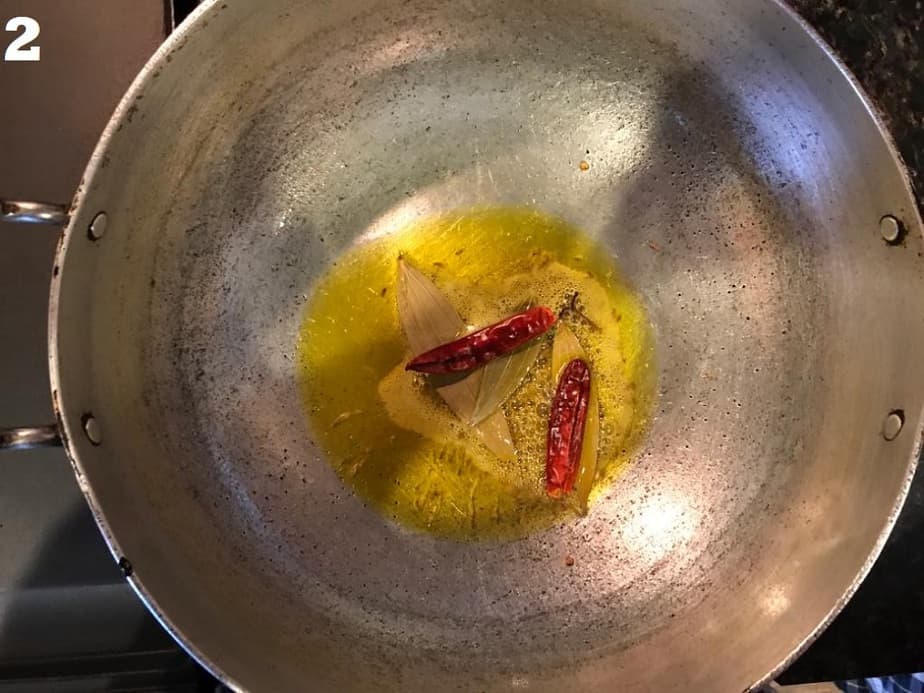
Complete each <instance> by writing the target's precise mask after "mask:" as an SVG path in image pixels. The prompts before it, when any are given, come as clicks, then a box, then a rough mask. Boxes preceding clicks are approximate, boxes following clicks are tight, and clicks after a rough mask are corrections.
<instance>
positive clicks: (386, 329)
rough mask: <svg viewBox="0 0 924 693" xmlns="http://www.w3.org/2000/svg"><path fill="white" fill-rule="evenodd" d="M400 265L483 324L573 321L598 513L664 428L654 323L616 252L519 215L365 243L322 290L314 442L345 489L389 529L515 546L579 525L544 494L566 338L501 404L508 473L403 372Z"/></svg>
mask: <svg viewBox="0 0 924 693" xmlns="http://www.w3.org/2000/svg"><path fill="white" fill-rule="evenodd" d="M399 256H403V257H404V258H405V260H406V261H408V262H411V263H413V265H414V266H416V267H417V268H418V269H419V270H421V271H422V272H423V273H424V274H426V275H427V276H429V277H430V278H431V279H432V280H433V281H434V282H435V283H436V285H437V286H438V287H439V288H440V290H441V291H443V293H445V294H446V296H447V297H448V298H449V300H450V301H451V302H452V303H453V305H454V306H455V308H456V310H457V311H458V312H459V314H460V315H461V316H462V318H463V320H464V321H465V322H466V323H467V324H469V325H472V326H483V325H487V324H490V323H492V322H496V321H497V320H500V319H502V318H504V317H506V316H507V315H509V314H511V313H512V312H515V311H516V310H517V309H518V308H520V307H522V306H523V305H524V304H525V303H527V302H530V301H532V302H533V303H538V304H542V305H547V306H549V307H551V308H552V309H553V310H555V311H556V312H558V311H560V310H564V313H563V317H562V318H561V319H562V320H563V321H565V322H566V323H567V324H568V326H569V327H571V328H572V330H573V331H574V332H575V334H576V335H577V337H578V340H579V341H580V342H581V345H582V346H583V348H584V350H585V351H586V353H587V355H588V358H589V361H590V366H591V371H592V374H593V378H594V383H595V386H596V387H597V392H598V394H599V401H600V447H599V462H598V476H597V483H596V485H595V487H594V491H593V492H592V494H591V498H590V511H591V512H593V504H594V501H595V500H596V499H598V498H599V497H600V495H601V494H603V493H605V492H606V490H607V487H608V486H610V485H611V484H612V483H613V482H614V480H615V479H616V478H617V477H618V476H619V473H620V470H622V469H623V468H624V467H625V465H626V464H627V462H628V461H629V460H630V459H631V457H632V454H633V451H634V450H636V449H637V447H638V443H639V441H640V439H641V437H642V435H643V434H644V431H645V427H646V424H647V422H648V419H649V416H650V412H651V408H652V405H653V400H654V392H655V368H654V364H653V344H652V333H651V329H650V324H649V321H648V319H647V316H646V314H645V311H644V308H643V306H642V302H641V301H640V299H639V297H638V296H637V295H636V294H635V293H634V292H633V291H632V289H631V288H630V287H629V285H628V284H627V283H626V282H625V281H624V280H623V278H622V277H621V276H620V274H619V272H618V269H617V267H616V266H615V264H614V261H613V258H612V257H611V255H610V254H609V253H607V252H606V250H605V249H603V248H602V247H601V246H600V245H599V244H597V243H596V242H595V241H593V240H592V239H591V238H590V237H589V236H588V235H586V234H584V233H583V232H581V231H580V230H579V229H576V228H575V227H573V226H570V225H569V224H567V223H566V222H564V221H562V220H561V219H558V218H555V217H552V216H548V215H545V214H541V213H538V212H536V211H534V210H527V209H519V208H496V209H495V208H491V209H475V210H464V211H462V210H460V211H458V212H456V213H452V214H447V215H444V216H440V217H436V218H430V219H426V220H423V221H419V222H415V223H413V224H412V225H410V226H407V227H405V228H401V229H398V230H396V231H395V232H393V233H391V234H388V235H384V236H379V237H377V238H374V239H372V240H366V241H363V242H360V243H358V244H356V245H354V246H353V247H352V248H350V249H349V250H348V251H347V252H346V253H345V254H344V255H343V256H342V257H340V258H338V259H337V262H336V263H335V264H333V266H332V267H330V268H329V270H328V271H327V273H326V274H325V275H324V276H323V277H322V278H321V279H320V280H319V281H318V282H317V284H316V285H315V286H314V287H313V289H312V292H311V295H310V297H309V300H308V303H307V306H306V309H305V313H304V318H303V322H302V327H301V331H300V334H299V344H298V377H299V379H300V389H301V392H302V396H303V400H304V404H305V409H306V412H307V415H308V420H309V427H310V429H311V432H312V434H313V435H314V436H315V437H316V439H317V440H318V442H319V444H320V445H321V447H322V448H323V450H324V453H325V456H326V458H327V460H328V462H329V463H330V464H331V465H332V466H333V467H334V469H335V470H336V471H337V473H338V474H339V476H340V478H341V479H342V480H343V482H344V483H345V484H346V485H347V486H349V487H350V488H351V489H352V490H353V491H354V492H355V493H356V494H357V495H358V496H359V497H360V498H361V499H362V500H363V501H364V502H365V503H367V504H368V505H369V506H371V507H374V508H376V509H378V510H379V511H380V512H382V513H383V514H384V515H385V516H386V517H388V518H390V519H392V520H394V521H396V522H399V523H401V524H402V525H404V526H406V527H408V528H410V529H412V530H416V531H425V532H430V533H433V534H436V535H439V536H442V537H447V538H452V539H459V540H474V539H503V538H514V537H518V536H522V535H524V534H526V533H528V532H531V531H537V530H540V529H543V528H546V527H548V526H550V525H552V524H554V523H556V522H560V521H568V520H569V519H571V518H573V517H575V516H576V510H575V508H574V506H573V504H571V503H569V502H568V501H555V500H551V499H549V498H547V497H546V495H545V491H544V476H545V444H546V425H547V419H548V411H549V405H550V400H551V397H552V393H553V391H554V383H553V382H552V377H551V373H550V356H551V343H552V338H553V332H554V328H553V330H552V331H550V332H549V333H548V334H546V335H545V336H543V337H542V338H541V339H542V346H541V349H540V352H539V356H538V358H537V360H536V362H535V363H534V365H533V367H532V368H531V369H530V372H529V374H528V375H527V376H526V378H525V379H524V381H523V383H522V384H521V385H520V387H519V388H518V389H517V390H516V391H515V392H514V394H513V395H512V396H511V397H510V399H508V400H507V402H506V403H505V405H504V407H503V409H504V412H505V414H506V416H507V418H508V421H509V425H510V429H511V432H512V434H513V440H514V445H515V447H516V450H517V458H516V460H515V461H507V462H501V461H500V460H499V459H498V458H496V457H495V456H494V455H493V454H492V453H491V452H490V451H489V450H488V449H487V448H486V447H484V445H483V444H482V443H481V442H480V441H479V439H478V437H477V436H476V435H475V434H474V433H473V432H472V430H471V429H470V428H469V427H468V426H466V425H465V424H463V423H462V422H461V421H460V420H459V419H457V418H456V417H455V416H454V415H453V413H452V412H451V411H450V410H449V408H448V407H447V406H446V404H445V403H444V402H443V401H442V400H441V399H440V398H439V397H438V396H437V395H436V393H435V392H434V391H433V390H432V388H429V387H428V385H427V380H426V376H422V375H420V374H414V373H409V372H406V371H405V370H404V368H403V366H404V363H405V362H406V361H407V359H408V358H409V357H410V356H412V355H413V354H410V353H409V352H408V346H407V343H406V340H405V337H404V334H403V332H402V329H401V324H400V322H399V317H398V307H397V304H396V293H397V291H396V281H397V271H398V258H399ZM575 296H577V301H574V297H575ZM569 307H572V308H576V310H573V309H572V310H569V309H568V308H569Z"/></svg>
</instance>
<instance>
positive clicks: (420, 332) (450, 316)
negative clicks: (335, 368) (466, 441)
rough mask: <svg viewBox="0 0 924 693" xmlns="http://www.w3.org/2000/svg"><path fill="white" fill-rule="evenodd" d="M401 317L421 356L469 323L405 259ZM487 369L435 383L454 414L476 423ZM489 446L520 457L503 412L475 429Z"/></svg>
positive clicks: (509, 456) (401, 271)
mask: <svg viewBox="0 0 924 693" xmlns="http://www.w3.org/2000/svg"><path fill="white" fill-rule="evenodd" d="M397 301H398V317H399V319H400V321H401V327H402V328H403V329H404V334H405V336H406V337H407V341H408V345H409V346H410V348H411V352H412V353H414V354H421V353H423V352H425V351H429V350H430V349H433V348H434V347H437V346H439V345H440V344H445V343H446V342H450V341H452V340H453V339H456V338H457V337H458V336H460V335H461V334H463V333H464V331H465V322H464V321H463V320H462V318H461V317H460V316H459V314H458V312H456V309H455V308H454V307H453V305H452V303H450V302H449V299H448V298H446V296H445V294H443V292H442V291H440V290H439V287H437V286H436V284H434V283H433V281H431V280H430V278H429V277H427V276H426V275H425V274H423V273H422V272H421V271H420V270H418V269H417V268H416V267H414V266H413V265H412V264H411V263H410V262H408V261H407V260H406V259H405V258H403V257H402V258H399V259H398V296H397ZM482 371H483V369H478V370H476V371H473V372H471V373H468V374H466V375H465V376H463V377H461V378H460V377H454V378H452V379H442V380H441V379H433V381H434V385H435V386H436V391H437V393H438V394H439V396H440V397H441V398H442V399H443V401H445V402H446V404H447V405H448V406H449V408H450V409H451V410H452V411H453V413H454V414H455V415H456V416H458V417H459V418H460V419H462V420H463V421H465V422H469V423H470V422H471V421H472V414H473V413H474V412H475V406H476V404H477V401H478V392H479V390H480V387H481V379H482V376H483V372H482ZM474 430H475V431H476V433H478V437H479V438H480V440H481V441H482V442H483V443H484V444H485V446H486V447H487V448H488V449H489V450H490V451H491V452H493V453H494V454H495V455H497V456H498V457H499V458H500V459H502V460H511V459H514V458H515V457H516V450H515V449H514V447H513V436H512V434H511V433H510V426H509V424H508V423H507V417H506V416H505V415H504V412H503V411H495V412H494V413H493V414H491V415H490V416H487V417H486V418H485V419H484V420H482V421H481V422H480V423H478V424H477V425H476V426H474Z"/></svg>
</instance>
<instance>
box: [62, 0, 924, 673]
mask: <svg viewBox="0 0 924 693" xmlns="http://www.w3.org/2000/svg"><path fill="white" fill-rule="evenodd" d="M581 160H587V161H588V162H589V164H590V168H589V170H587V171H582V170H581V167H580V166H579V162H580V161H581ZM91 172H92V175H91V178H90V179H89V182H88V186H87V189H86V191H84V192H83V193H82V198H81V207H80V210H79V211H78V214H77V216H76V218H75V219H74V221H73V222H72V225H71V227H70V232H69V237H68V240H67V244H66V262H65V263H64V265H63V267H62V272H61V277H60V279H59V280H56V281H59V282H60V284H59V286H58V291H59V294H60V306H59V307H58V308H57V314H56V316H53V325H52V329H53V337H52V339H53V352H54V353H53V357H54V358H55V359H56V362H55V363H54V364H53V370H54V369H57V370H56V371H55V372H54V373H53V377H54V379H55V382H56V387H57V388H58V396H59V397H60V399H61V401H62V402H64V403H65V407H66V408H68V409H70V410H69V411H65V413H64V417H65V424H66V425H67V426H68V430H69V432H70V433H71V452H72V453H75V454H78V455H79V456H80V467H81V473H82V474H83V475H84V476H83V477H82V478H83V480H84V483H85V484H87V485H88V486H89V487H91V488H92V492H91V500H92V501H93V502H94V503H95V504H96V506H97V507H98V508H99V509H100V510H101V512H102V517H101V520H102V521H103V523H104V525H105V526H104V529H105V530H106V531H107V532H108V535H109V539H110V541H111V542H112V543H113V548H114V550H115V551H116V552H117V553H118V554H119V555H125V556H126V557H128V558H129V559H130V560H131V562H132V565H133V566H134V569H135V579H136V581H137V585H138V586H139V589H140V590H141V591H142V592H143V593H144V594H145V595H146V596H147V598H148V599H149V600H150V601H151V602H152V605H153V606H154V608H156V609H158V610H159V611H160V613H161V615H162V618H164V620H165V621H166V622H167V623H168V625H170V626H171V627H172V628H174V629H175V630H176V631H177V632H178V634H179V635H180V636H181V637H182V638H183V639H184V640H185V641H186V642H187V644H188V645H190V646H191V647H193V648H194V650H195V651H196V652H197V654H198V655H199V656H200V657H201V658H202V659H204V660H205V661H207V662H208V663H209V665H210V666H212V667H213V668H215V669H218V670H221V671H222V672H223V673H224V674H225V675H226V676H228V677H229V678H230V679H231V680H234V681H236V682H237V683H239V684H240V685H242V686H244V687H249V688H254V689H260V690H283V689H301V688H304V686H305V685H306V682H313V683H314V684H316V685H317V686H319V687H320V688H331V689H334V688H337V687H342V686H344V685H349V686H350V687H351V688H352V689H356V690H363V689H370V690H372V689H375V690H381V689H382V686H385V687H386V688H387V687H389V686H393V687H395V688H396V689H397V688H401V689H414V688H421V689H431V690H432V689H433V688H434V685H435V684H440V685H442V686H447V685H450V683H451V684H452V685H461V686H462V687H468V686H470V687H473V688H478V689H486V688H493V687H499V688H506V687H509V686H511V685H513V686H524V687H525V686H529V687H530V688H531V689H533V688H535V689H546V688H548V689H550V690H560V689H561V686H562V685H565V684H567V685H569V686H570V687H572V688H574V689H576V690H579V689H582V688H584V687H587V688H592V687H594V686H600V685H603V684H604V683H606V684H608V685H610V686H612V685H613V684H614V682H616V683H617V684H618V686H619V688H620V690H626V691H634V690H667V689H670V688H673V687H677V686H680V685H681V684H685V685H695V684H699V685H700V687H705V688H708V689H714V690H733V689H738V690H740V689H742V688H744V687H746V686H747V685H749V684H751V683H753V682H754V681H755V680H757V679H758V678H759V677H761V676H763V675H764V674H766V673H767V672H768V670H769V669H770V668H772V667H773V666H775V665H776V664H777V663H779V662H780V661H782V660H783V659H784V658H785V657H786V656H787V655H788V654H789V653H790V652H791V650H793V649H794V648H795V647H796V646H798V645H799V643H800V642H801V641H802V640H803V639H804V638H805V637H807V636H808V635H809V634H810V633H811V632H812V631H813V629H814V628H815V626H816V625H817V624H818V623H819V622H821V621H822V620H823V619H824V618H825V616H826V614H827V613H828V612H829V610H831V609H832V608H833V607H834V606H835V605H836V604H837V602H838V600H839V599H840V597H841V595H842V594H843V592H844V591H845V590H846V589H847V588H848V587H849V585H850V584H851V583H852V581H853V580H854V578H855V577H856V575H857V573H858V572H860V571H861V570H862V569H863V566H864V564H865V562H866V560H867V557H868V556H869V554H870V552H871V551H872V550H873V548H874V547H875V545H876V542H877V539H878V537H879V535H880V533H881V532H882V531H883V530H884V529H885V528H886V527H887V524H888V521H889V518H890V513H891V512H892V509H893V505H894V503H895V501H896V498H900V497H901V493H902V489H903V488H904V484H905V482H906V479H907V475H908V471H909V469H908V462H907V460H908V459H909V458H910V456H911V450H912V448H913V447H914V445H915V441H914V440H913V438H914V433H915V431H914V430H912V429H915V430H916V426H917V416H918V409H919V397H920V392H922V391H924V384H922V383H921V377H920V374H918V373H912V374H908V373H906V372H904V371H903V369H902V368H901V366H900V365H899V364H900V363H901V361H900V359H899V354H898V351H897V349H898V346H897V345H898V344H899V343H900V342H902V343H904V344H906V345H907V344H908V343H911V344H920V343H921V341H922V330H924V327H922V322H921V318H920V315H919V314H916V313H915V312H914V303H913V299H911V298H908V297H909V296H913V295H920V292H919V290H920V289H921V288H922V287H921V283H922V280H921V275H920V270H919V268H918V264H917V262H916V258H915V257H914V255H915V253H916V252H917V251H919V250H920V241H919V235H920V234H919V229H918V228H917V226H916V217H915V216H914V215H915V212H914V211H913V207H911V206H910V202H909V196H908V191H907V187H906V185H905V181H904V179H903V178H902V176H901V173H900V170H899V168H898V167H897V165H896V163H895V161H894V159H893V158H892V152H891V150H890V149H889V148H888V146H887V144H886V142H885V140H884V139H883V137H882V136H881V134H880V133H879V131H878V130H877V128H876V124H875V122H874V121H873V120H872V118H871V117H870V116H869V114H868V113H867V111H866V110H865V108H864V106H863V103H862V101H861V100H860V99H859V97H858V96H857V95H856V93H855V92H854V91H853V90H852V88H851V86H850V84H849V82H848V81H847V80H846V78H844V77H843V75H841V74H840V73H839V72H838V70H837V67H836V66H835V65H833V64H832V63H831V62H830V61H829V60H828V58H827V57H826V56H825V54H824V52H823V51H822V49H821V48H820V47H819V46H818V45H817V44H815V43H814V42H813V40H812V39H811V37H809V36H807V35H806V34H805V33H804V31H803V30H802V28H801V27H800V26H799V25H798V23H797V22H796V21H794V20H793V18H792V17H791V16H790V15H789V14H787V13H786V12H785V11H783V10H781V9H780V8H779V7H778V6H777V5H776V4H774V3H770V2H758V1H757V0H746V1H744V2H727V3H723V2H718V1H713V0H709V1H707V2H692V1H691V2H681V1H680V0H678V1H676V2H660V1H656V2H649V3H644V6H641V5H640V4H639V3H630V2H602V1H600V2H593V1H586V2H581V3H573V2H569V3H564V2H562V3H559V2H544V3H540V4H536V3H528V2H521V1H520V0H510V1H508V2H504V3H494V2H481V1H480V0H475V1H473V2H465V3H442V2H439V3H437V2H428V1H426V0H411V1H410V2H401V3H398V2H378V3H372V4H370V3H365V2H358V1H356V2H354V1H353V0H343V1H341V2H337V3H328V2H316V3H311V4H309V5H306V4H304V3H301V2H294V1H293V0H274V1H273V2H259V3H258V2H250V3H247V2H242V3H227V5H225V4H219V3H218V2H216V3H214V4H212V5H211V6H210V7H209V9H208V10H207V11H205V12H203V13H202V14H200V15H199V17H198V20H196V21H195V22H194V23H193V25H192V27H190V28H189V29H188V30H187V31H185V32H181V34H180V35H179V36H178V37H175V39H174V40H173V41H172V42H171V43H169V44H168V47H167V49H165V51H164V52H163V53H162V54H160V56H159V58H158V59H157V60H156V61H155V63H153V64H152V65H151V66H150V67H149V68H148V70H147V73H146V75H145V77H144V79H143V80H142V82H140V83H139V84H138V85H136V88H135V91H134V93H133V94H132V95H131V100H130V101H128V102H126V104H125V105H124V106H123V109H122V111H121V113H120V122H119V125H118V129H117V130H116V129H115V128H113V129H112V130H111V131H110V132H109V134H108V136H107V138H106V142H105V144H104V145H103V148H102V149H101V150H100V151H99V152H98V154H97V156H96V158H95V160H94V163H93V165H92V167H91ZM485 204H490V205H510V206H526V207H533V208H535V209H538V210H541V211H543V212H546V213H549V214H553V215H556V216H559V217H561V218H563V219H565V220H567V221H568V222H569V223H572V224H574V225H576V226H578V227H580V228H582V229H584V230H585V231H587V232H588V233H589V234H590V235H591V236H592V237H593V238H594V239H596V241H598V242H599V243H600V244H602V245H603V246H604V247H605V248H607V250H608V251H609V252H610V253H612V254H613V255H614V256H615V257H616V258H617V259H618V263H619V266H620V267H621V268H622V269H623V270H624V271H625V273H626V275H627V277H628V279H629V281H630V282H631V283H632V284H633V285H634V286H635V287H636V288H637V289H638V290H639V292H640V294H641V296H642V298H643V300H644V302H645V305H646V308H647V311H648V313H649V315H650V317H651V320H652V324H653V329H654V331H655V334H656V345H657V349H658V353H657V358H656V360H657V363H658V364H659V367H660V373H659V376H658V381H659V393H658V404H657V407H656V409H655V412H654V418H653V421H652V423H651V427H650V432H649V434H648V437H647V440H646V443H645V444H644V446H643V448H642V449H641V450H640V451H639V452H638V453H637V456H636V459H635V461H634V463H633V464H632V465H631V466H630V467H629V469H628V471H627V472H626V474H625V475H624V476H623V477H622V478H621V479H620V480H619V482H618V483H617V484H616V485H614V486H613V487H612V488H611V489H610V490H609V491H608V492H607V494H606V495H605V497H604V498H601V499H600V501H599V502H598V503H597V504H596V505H595V506H594V508H593V510H592V512H591V513H590V514H589V515H588V516H587V517H586V518H583V519H578V520H573V521H569V522H566V523H563V524H560V525H557V526H555V527H553V528H552V529H550V530H548V531H543V532H540V533H538V534H534V535H530V536H528V537H526V538H523V539H519V540H516V541H496V542H486V543H474V544H473V543H460V542H455V541H449V540H444V539H439V538H436V537H431V536H427V535H424V534H420V533H415V532H410V531H407V530H405V529H403V528H401V527H399V526H397V525H395V524H393V523H391V522H388V521H385V520H383V518H382V517H381V516H380V515H379V514H378V513H377V512H375V511H374V510H372V509H370V508H367V507H365V505H364V504H363V503H362V502H361V500H360V499H358V498H357V497H355V496H354V495H352V494H351V493H350V492H349V491H348V490H347V489H346V488H345V487H344V486H343V484H342V483H341V481H340V480H339V479H338V477H337V476H336V474H335V473H334V472H333V471H332V470H331V468H330V466H329V465H328V464H327V463H326V461H325V460H324V459H323V454H322V452H321V451H320V449H319V447H318V446H317V445H316V444H315V442H314V441H313V440H312V438H311V434H310V431H309V429H308V427H307V426H306V422H305V416H304V413H303V411H302V408H301V402H300V395H299V390H298V382H297V379H296V373H295V357H296V353H295V350H296V343H297V338H298V332H299V325H300V320H301V317H302V312H303V310H304V306H305V302H306V300H307V295H308V293H309V291H310V287H311V286H312V284H313V282H315V281H316V280H317V279H318V278H319V277H320V276H321V275H322V274H323V272H324V271H325V270H326V269H327V268H328V267H329V266H330V265H331V263H334V262H336V261H337V259H338V257H340V255H341V254H342V253H343V252H344V251H346V250H347V249H349V248H351V247H352V246H353V245H354V244H356V243H357V242H359V240H360V239H362V238H369V237H373V236H375V235H376V234H382V233H387V232H388V231H389V230H390V229H394V228H396V227H397V226H401V225H403V224H406V223H409V222H411V221H414V220H416V219H420V218H424V217H428V216H433V215H437V214H440V213H442V212H445V211H448V210H452V209H456V208H460V207H468V206H475V205H485ZM101 209H104V210H105V211H106V212H107V214H108V217H109V223H108V227H107V228H108V230H107V233H106V236H105V237H103V238H102V239H100V240H99V241H92V240H90V239H89V238H87V236H86V234H85V233H84V232H83V231H82V230H81V229H82V228H85V227H86V225H87V224H88V223H89V219H91V218H92V215H93V214H95V213H96V212H97V211H99V210H101ZM886 212H890V213H896V214H902V215H903V216H904V218H905V219H906V224H907V225H908V226H909V227H911V228H910V230H911V231H912V233H911V234H909V236H908V237H907V240H906V245H905V246H904V247H900V248H891V247H888V246H886V245H885V244H884V243H883V242H882V240H881V239H880V238H879V237H878V235H877V233H876V230H875V229H876V224H877V222H878V219H879V217H880V216H881V215H882V214H884V213H886ZM886 267H887V268H888V271H884V268H886ZM909 286H915V287H917V288H916V289H915V290H914V291H911V290H909ZM903 297H904V298H903ZM83 316H85V317H83ZM87 364H88V365H89V366H87ZM892 408H901V409H902V410H903V411H904V412H905V415H906V420H907V421H908V426H907V429H908V430H907V431H906V432H905V433H904V434H903V436H904V437H903V438H900V439H899V440H898V441H896V442H895V443H894V444H892V445H889V444H888V443H886V442H885V441H883V440H882V438H881V436H880V434H879V425H880V421H881V419H882V417H883V416H884V415H885V414H886V413H887V412H888V411H889V410H890V409H892ZM86 411H92V412H93V413H94V415H95V416H96V417H97V418H98V419H99V421H100V423H101V426H102V429H103V430H104V431H105V436H106V437H105V440H104V443H103V445H100V446H98V447H94V446H90V445H89V444H88V443H86V441H84V440H82V439H81V438H80V437H79V435H78V433H79V417H80V415H81V413H83V412H86ZM71 417H74V418H73V420H71ZM912 424H913V425H912ZM566 559H567V560H566ZM572 563H573V565H572ZM245 634H246V636H245Z"/></svg>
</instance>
